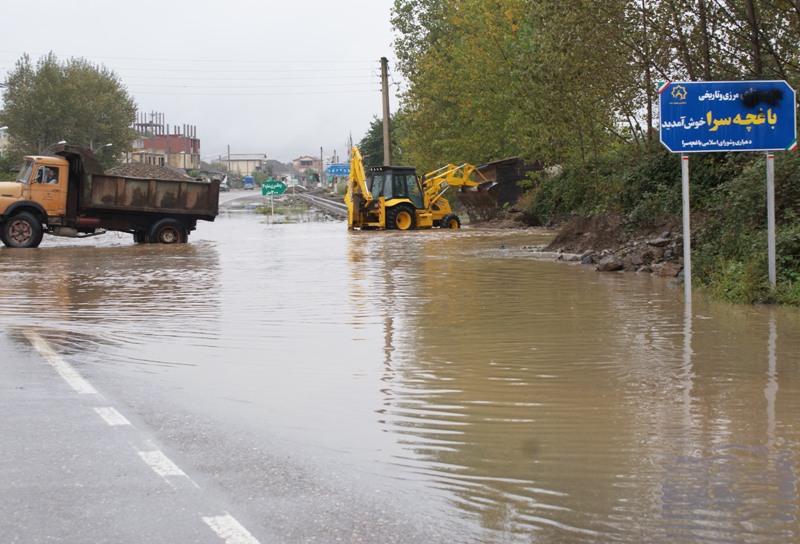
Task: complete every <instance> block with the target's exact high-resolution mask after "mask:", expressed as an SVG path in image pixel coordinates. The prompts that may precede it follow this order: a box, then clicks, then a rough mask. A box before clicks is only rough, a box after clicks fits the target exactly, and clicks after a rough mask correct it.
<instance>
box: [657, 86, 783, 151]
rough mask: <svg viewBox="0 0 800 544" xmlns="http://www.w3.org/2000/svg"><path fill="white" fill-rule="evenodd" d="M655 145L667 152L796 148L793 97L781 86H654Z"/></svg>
mask: <svg viewBox="0 0 800 544" xmlns="http://www.w3.org/2000/svg"><path fill="white" fill-rule="evenodd" d="M659 111H660V121H661V131H660V132H661V143H662V144H664V146H666V148H667V149H669V150H670V151H672V152H673V153H700V152H706V151H777V150H783V149H796V147H797V108H796V101H795V92H794V90H793V89H792V88H791V87H789V84H788V83H786V82H785V81H688V82H687V81H672V82H662V83H660V84H659Z"/></svg>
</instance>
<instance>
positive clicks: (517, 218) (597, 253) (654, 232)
mask: <svg viewBox="0 0 800 544" xmlns="http://www.w3.org/2000/svg"><path fill="white" fill-rule="evenodd" d="M470 226H471V227H473V228H510V229H513V228H529V227H532V226H536V222H535V221H534V220H533V219H532V218H531V217H530V216H529V215H528V214H526V213H524V212H521V211H508V212H504V213H501V214H500V215H499V216H498V217H497V218H496V219H492V220H489V221H479V222H473V223H470ZM557 230H558V234H556V236H555V238H553V241H552V242H551V243H550V244H549V245H548V246H546V247H544V248H539V249H538V251H541V252H546V253H554V254H556V255H557V256H558V257H557V258H558V259H559V260H563V261H568V262H580V263H582V264H585V265H592V266H595V267H596V268H597V269H598V270H600V271H602V272H615V271H620V270H624V271H631V272H641V273H648V274H657V275H660V276H667V277H676V276H678V275H679V274H680V273H681V271H682V270H683V236H682V227H681V220H680V218H664V219H660V220H654V221H653V222H652V224H651V226H649V227H646V228H645V227H642V228H630V227H629V226H628V225H627V224H626V222H625V220H624V219H623V218H622V217H620V216H615V215H597V216H594V217H578V216H576V217H572V218H571V219H569V220H568V221H566V222H565V223H564V224H563V225H561V226H560V227H559V228H558V229H557Z"/></svg>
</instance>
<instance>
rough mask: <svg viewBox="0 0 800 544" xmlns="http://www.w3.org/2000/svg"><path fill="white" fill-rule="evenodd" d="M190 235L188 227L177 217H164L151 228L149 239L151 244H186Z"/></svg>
mask: <svg viewBox="0 0 800 544" xmlns="http://www.w3.org/2000/svg"><path fill="white" fill-rule="evenodd" d="M188 239H189V236H188V234H187V233H186V229H185V228H184V226H183V225H181V224H180V222H179V221H176V220H175V219H162V220H161V221H157V222H156V224H155V225H153V226H152V227H151V228H150V236H149V237H148V240H149V241H150V243H151V244H184V243H186V242H187V241H188Z"/></svg>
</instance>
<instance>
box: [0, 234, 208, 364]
mask: <svg viewBox="0 0 800 544" xmlns="http://www.w3.org/2000/svg"><path fill="white" fill-rule="evenodd" d="M117 242H118V239H117V238H115V237H111V238H110V239H109V240H108V241H107V242H106V245H99V246H87V245H85V244H84V245H74V246H69V245H65V244H64V242H61V244H60V245H59V244H58V242H56V243H55V245H53V246H51V247H43V248H41V249H36V250H2V251H0V263H1V264H2V282H0V319H3V318H6V319H3V321H7V322H9V323H13V327H14V328H15V329H31V328H35V329H36V330H38V331H39V332H40V334H41V335H42V336H43V337H45V338H46V339H47V340H48V341H49V342H51V343H54V344H56V345H58V346H59V348H60V351H62V352H65V353H73V352H85V351H87V350H89V351H92V350H96V349H99V346H101V345H102V346H106V347H105V348H104V349H103V351H104V352H105V354H106V355H110V351H109V350H111V348H112V347H113V346H117V347H118V348H119V353H117V354H116V355H118V356H120V357H126V358H127V359H128V360H132V361H136V360H147V361H149V362H152V363H158V364H160V363H162V362H163V358H161V357H158V356H156V355H155V353H157V352H158V350H159V349H161V348H157V347H156V346H161V347H162V348H163V347H164V346H172V345H174V344H178V343H179V344H181V345H182V346H183V347H184V348H185V347H186V346H189V345H191V344H192V342H193V340H194V341H196V340H198V339H202V338H208V337H213V336H214V335H216V334H217V328H216V327H215V326H214V323H215V321H216V320H217V319H218V314H219V310H218V308H219V298H218V297H219V293H218V291H217V289H215V287H216V285H217V283H218V280H217V277H218V275H219V263H218V256H217V252H216V249H215V248H214V247H213V246H212V245H209V244H187V245H179V246H160V245H137V244H128V245H118V244H117ZM198 314H200V315H202V316H203V319H201V320H198V321H197V322H196V324H195V325H194V326H187V322H190V321H192V319H191V318H192V317H193V316H196V315H198ZM137 345H138V346H141V351H138V352H137V350H136V349H135V348H133V349H132V346H137ZM171 349H173V350H174V349H175V347H172V348H171ZM148 353H150V354H151V355H150V356H148Z"/></svg>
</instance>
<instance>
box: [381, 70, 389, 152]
mask: <svg viewBox="0 0 800 544" xmlns="http://www.w3.org/2000/svg"><path fill="white" fill-rule="evenodd" d="M381 94H382V95H383V164H384V166H390V165H391V164H392V138H391V130H389V60H388V59H387V58H386V57H381Z"/></svg>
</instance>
